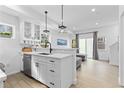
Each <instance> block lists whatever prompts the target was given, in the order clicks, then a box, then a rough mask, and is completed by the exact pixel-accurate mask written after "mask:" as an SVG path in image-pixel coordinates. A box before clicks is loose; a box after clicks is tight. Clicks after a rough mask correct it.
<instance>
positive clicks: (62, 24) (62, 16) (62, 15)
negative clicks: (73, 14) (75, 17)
mask: <svg viewBox="0 0 124 93" xmlns="http://www.w3.org/2000/svg"><path fill="white" fill-rule="evenodd" d="M61 8H62V25H63V5H62V7H61Z"/></svg>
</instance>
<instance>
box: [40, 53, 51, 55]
mask: <svg viewBox="0 0 124 93" xmlns="http://www.w3.org/2000/svg"><path fill="white" fill-rule="evenodd" d="M38 54H41V55H50V53H38Z"/></svg>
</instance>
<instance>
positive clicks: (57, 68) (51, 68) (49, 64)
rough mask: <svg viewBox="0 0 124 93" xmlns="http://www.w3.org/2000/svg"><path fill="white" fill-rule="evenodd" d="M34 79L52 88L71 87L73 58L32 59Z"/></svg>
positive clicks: (36, 57)
mask: <svg viewBox="0 0 124 93" xmlns="http://www.w3.org/2000/svg"><path fill="white" fill-rule="evenodd" d="M32 59H33V60H32V77H33V78H35V79H36V80H38V81H40V82H41V83H43V84H45V85H47V86H48V87H50V88H61V87H70V86H71V84H72V81H73V80H72V79H73V76H72V71H73V70H72V67H73V66H72V60H71V59H72V57H71V56H70V57H68V58H65V59H55V58H44V57H38V56H33V57H32Z"/></svg>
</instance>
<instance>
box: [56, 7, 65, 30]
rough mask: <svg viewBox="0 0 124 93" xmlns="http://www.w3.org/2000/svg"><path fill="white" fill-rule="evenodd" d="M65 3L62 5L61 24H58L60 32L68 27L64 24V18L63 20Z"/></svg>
mask: <svg viewBox="0 0 124 93" xmlns="http://www.w3.org/2000/svg"><path fill="white" fill-rule="evenodd" d="M63 18H64V17H63V5H61V25H59V26H58V28H59V29H60V32H65V29H66V28H67V27H66V26H64V20H63Z"/></svg>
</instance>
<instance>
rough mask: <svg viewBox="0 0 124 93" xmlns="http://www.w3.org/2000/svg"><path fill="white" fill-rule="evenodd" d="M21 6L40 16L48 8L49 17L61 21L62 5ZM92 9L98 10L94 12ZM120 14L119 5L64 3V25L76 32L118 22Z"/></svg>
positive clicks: (58, 22) (56, 21) (57, 21)
mask: <svg viewBox="0 0 124 93" xmlns="http://www.w3.org/2000/svg"><path fill="white" fill-rule="evenodd" d="M21 7H24V8H25V9H26V8H27V9H29V10H30V12H31V10H32V13H36V14H38V15H39V16H41V15H44V11H46V10H47V11H48V18H49V19H51V20H53V21H54V22H55V23H57V24H60V23H61V5H23V6H21ZM91 9H95V10H96V11H95V12H92V11H91ZM118 15H119V11H118V6H117V5H64V25H66V26H67V27H68V29H69V30H71V31H74V32H76V31H77V32H78V31H80V32H82V31H84V30H86V29H90V28H97V27H100V26H104V25H108V24H112V23H115V22H118V18H119V17H118ZM41 17H44V16H41ZM48 23H49V22H48ZM96 23H97V25H96ZM57 26H58V25H56V27H57Z"/></svg>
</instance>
